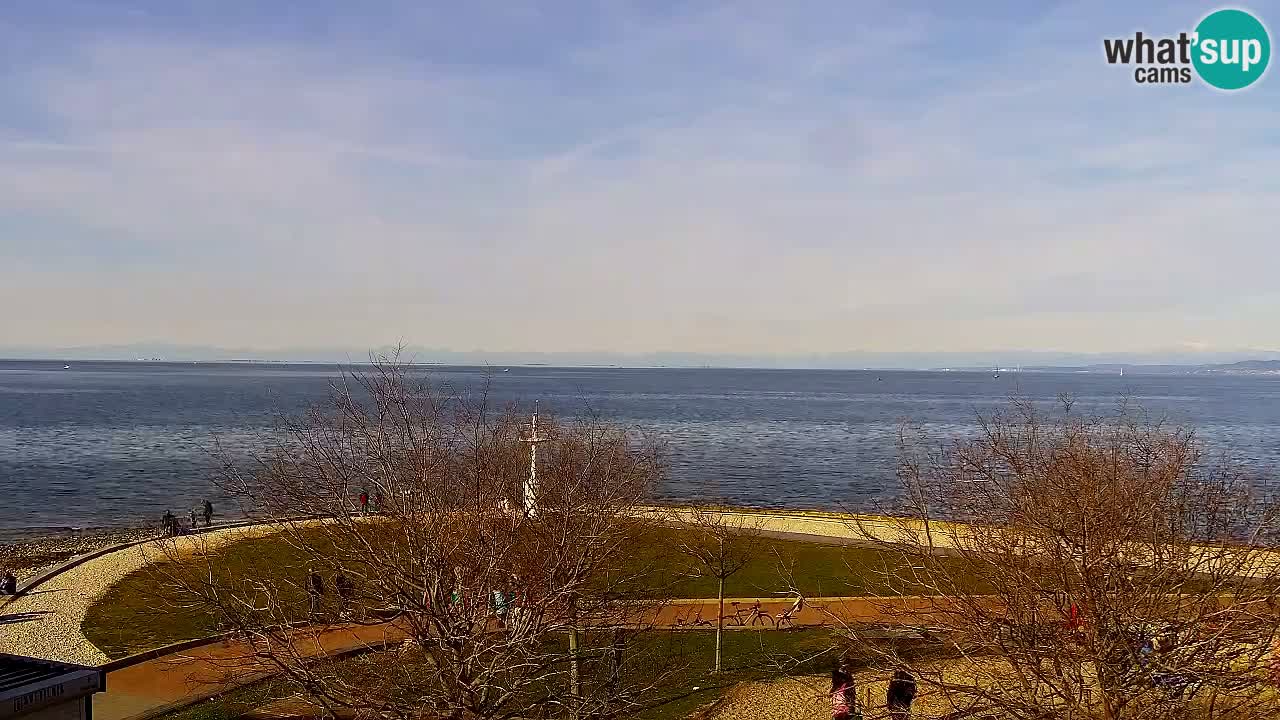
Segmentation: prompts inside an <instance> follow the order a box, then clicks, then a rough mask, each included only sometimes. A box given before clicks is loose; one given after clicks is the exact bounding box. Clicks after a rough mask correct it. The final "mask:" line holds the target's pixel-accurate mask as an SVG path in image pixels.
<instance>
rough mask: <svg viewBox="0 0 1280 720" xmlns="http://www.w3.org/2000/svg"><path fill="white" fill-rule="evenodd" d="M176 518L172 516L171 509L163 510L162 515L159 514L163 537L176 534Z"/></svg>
mask: <svg viewBox="0 0 1280 720" xmlns="http://www.w3.org/2000/svg"><path fill="white" fill-rule="evenodd" d="M177 529H178V518H176V517H174V515H173V511H172V510H165V511H164V515H161V516H160V531H161V532H163V533H164V536H165V537H173V536H174V535H177V534H178V533H177Z"/></svg>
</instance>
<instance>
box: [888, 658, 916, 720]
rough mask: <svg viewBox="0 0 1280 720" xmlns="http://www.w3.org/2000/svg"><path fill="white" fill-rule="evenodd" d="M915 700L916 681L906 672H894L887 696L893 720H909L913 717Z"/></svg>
mask: <svg viewBox="0 0 1280 720" xmlns="http://www.w3.org/2000/svg"><path fill="white" fill-rule="evenodd" d="M915 699H916V679H915V678H913V677H911V673H909V672H907V671H906V670H894V671H893V679H892V680H890V681H889V690H888V692H887V693H886V696H885V705H887V706H888V707H889V717H891V718H893V720H907V718H909V717H911V703H912V702H914V701H915Z"/></svg>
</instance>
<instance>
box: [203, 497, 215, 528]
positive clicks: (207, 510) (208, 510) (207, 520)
mask: <svg viewBox="0 0 1280 720" xmlns="http://www.w3.org/2000/svg"><path fill="white" fill-rule="evenodd" d="M200 509H201V511H202V513H203V514H204V526H205V527H209V525H210V524H211V523H212V522H213V503H211V502H209V500H208V499H207V498H206V499H205V501H204V502H203V503H201V504H200Z"/></svg>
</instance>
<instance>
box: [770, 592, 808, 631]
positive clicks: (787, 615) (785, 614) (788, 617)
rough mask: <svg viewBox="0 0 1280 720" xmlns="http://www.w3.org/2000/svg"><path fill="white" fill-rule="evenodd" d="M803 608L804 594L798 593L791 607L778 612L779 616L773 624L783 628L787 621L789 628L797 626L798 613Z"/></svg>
mask: <svg viewBox="0 0 1280 720" xmlns="http://www.w3.org/2000/svg"><path fill="white" fill-rule="evenodd" d="M803 609H804V596H802V595H796V601H795V602H794V603H792V605H791V607H789V608H787V609H786V610H783V611H782V612H780V613H778V617H776V618H774V620H773V626H774V627H775V628H778V629H782V626H783V624H784V623H785V624H786V626H787V627H788V628H794V627H795V626H796V613H798V612H800V611H801V610H803Z"/></svg>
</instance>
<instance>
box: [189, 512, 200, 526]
mask: <svg viewBox="0 0 1280 720" xmlns="http://www.w3.org/2000/svg"><path fill="white" fill-rule="evenodd" d="M198 527H200V521H199V517H198V516H197V515H196V509H195V508H191V529H192V530H195V529H196V528H198Z"/></svg>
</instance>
